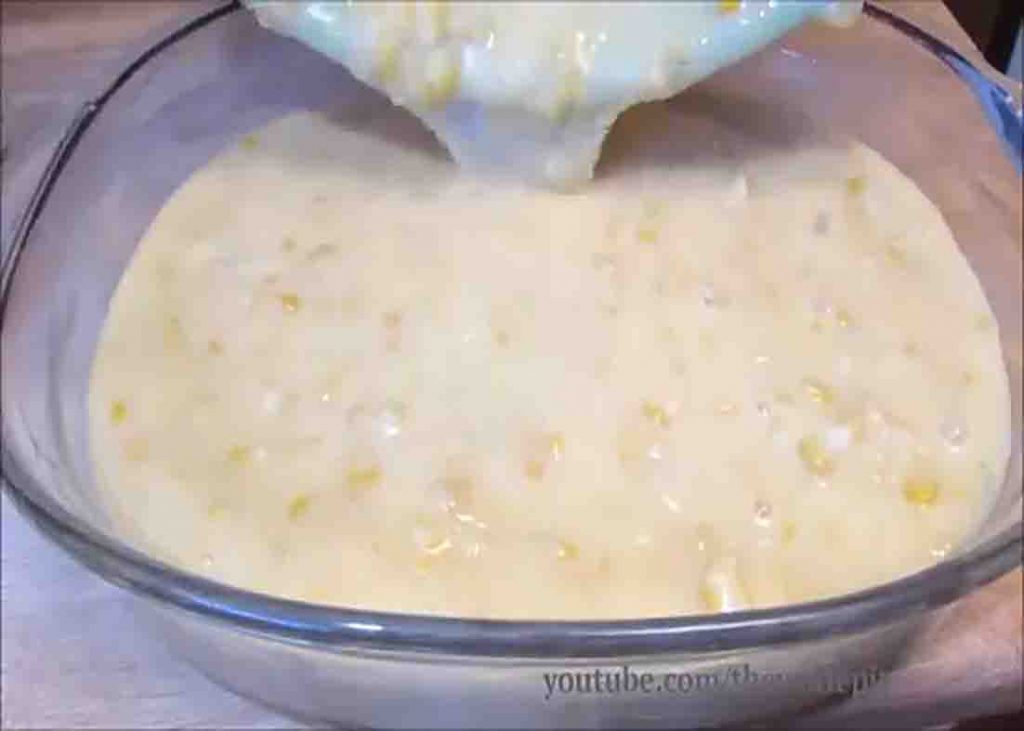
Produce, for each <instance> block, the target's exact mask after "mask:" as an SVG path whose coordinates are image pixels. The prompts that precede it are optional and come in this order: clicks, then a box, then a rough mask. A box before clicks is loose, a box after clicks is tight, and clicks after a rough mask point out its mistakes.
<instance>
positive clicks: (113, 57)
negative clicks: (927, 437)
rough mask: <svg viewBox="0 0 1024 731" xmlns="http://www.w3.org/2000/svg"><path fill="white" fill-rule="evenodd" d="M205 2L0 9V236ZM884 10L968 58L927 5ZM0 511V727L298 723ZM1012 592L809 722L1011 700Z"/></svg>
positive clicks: (954, 623)
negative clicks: (114, 89)
mask: <svg viewBox="0 0 1024 731" xmlns="http://www.w3.org/2000/svg"><path fill="white" fill-rule="evenodd" d="M212 4H213V3H209V2H202V1H195V0H179V1H168V2H153V1H147V2H131V1H128V0H117V1H113V2H67V3H59V2H52V1H51V0H28V1H27V2H10V1H7V0H5V2H3V3H2V6H0V7H2V13H3V18H2V20H3V22H2V33H3V39H2V40H3V53H2V67H0V71H2V74H3V76H2V79H3V148H4V153H3V164H2V174H3V184H4V189H3V204H4V207H3V211H4V216H3V226H2V228H3V236H4V239H3V240H4V242H7V241H8V239H9V235H10V232H11V230H12V228H13V222H14V219H15V218H16V216H15V215H13V214H14V213H15V212H16V211H18V210H20V208H21V206H22V205H23V204H24V200H25V196H26V195H27V191H28V190H29V189H30V188H31V182H32V181H33V180H34V179H35V178H36V177H37V175H38V172H39V170H40V169H41V167H42V165H43V164H45V160H46V158H47V156H48V154H49V151H50V150H51V149H52V146H53V144H54V142H55V141H56V137H57V135H58V134H59V132H60V131H61V129H63V127H64V126H65V125H66V124H67V122H68V121H69V120H70V118H71V116H72V114H73V112H74V110H75V109H76V108H77V105H78V104H80V103H81V101H82V100H83V99H85V98H87V97H88V96H91V95H92V94H93V93H94V92H95V91H96V90H97V89H99V88H100V87H101V86H102V85H103V83H104V82H105V81H107V80H109V79H110V78H111V77H112V75H113V73H114V72H115V71H116V70H117V69H119V68H120V66H121V65H123V63H124V60H125V59H126V57H127V56H126V54H128V53H130V52H131V50H132V49H136V48H141V47H144V45H145V44H146V43H148V42H150V41H151V40H152V39H153V38H154V37H156V36H158V35H160V34H162V33H163V32H164V31H166V29H168V28H169V27H173V26H175V25H177V24H178V23H180V21H181V19H182V18H183V17H191V16H194V15H197V14H199V13H200V12H202V10H203V8H204V6H205V5H212ZM888 5H889V6H890V7H892V8H893V9H895V10H896V11H897V12H899V13H901V14H903V15H905V16H907V17H909V18H910V19H912V20H913V21H914V22H916V23H918V24H919V25H921V26H922V27H924V28H926V29H927V30H929V31H930V32H932V33H934V34H935V35H937V36H939V37H942V38H944V39H946V40H947V41H949V42H951V43H952V44H953V45H954V46H957V47H958V48H960V49H961V50H963V51H964V52H965V53H966V54H967V55H968V56H969V57H970V58H971V59H972V60H974V61H976V62H979V63H983V61H981V56H980V54H979V53H978V52H977V50H976V49H974V48H973V47H972V46H971V45H970V43H969V41H968V40H967V37H966V35H965V34H964V33H963V32H962V31H961V30H960V29H959V27H958V26H956V24H955V22H954V21H953V20H952V17H951V16H950V15H949V13H948V11H947V10H946V9H945V8H944V7H943V6H942V5H941V3H939V2H937V1H936V2H911V1H907V0H904V1H899V0H896V1H894V2H890V3H888ZM993 73H994V72H993ZM1003 81H1004V83H1007V84H1008V85H1009V82H1006V81H1005V80H1003ZM1017 90H1018V93H1019V87H1017ZM1011 205H1018V206H1019V203H1011ZM0 513H2V516H0V517H2V599H3V600H2V604H0V619H2V636H0V640H2V644H0V647H2V683H0V691H2V695H0V707H2V726H3V728H86V727H92V728H171V727H174V728H211V727H216V728H297V727H298V726H297V724H295V723H293V722H291V721H289V720H287V719H284V718H281V717H280V716H277V715H275V714H273V713H271V712H269V711H266V710H264V709H262V708H260V707H258V706H255V705H253V704H252V703H250V702H248V701H244V700H241V699H239V698H237V697H235V696H233V695H231V694H230V693H228V692H227V691H224V690H221V689H220V688H218V687H216V686H214V685H213V684H211V683H210V682H208V681H207V680H205V679H204V678H203V677H202V676H200V675H199V674H198V673H196V672H195V671H194V670H192V669H190V668H188V667H187V666H185V665H184V664H183V663H181V662H179V661H178V660H176V659H175V658H174V657H173V655H172V654H171V653H170V652H169V650H168V648H166V647H164V646H163V645H162V644H161V643H160V642H159V641H158V640H156V639H154V638H152V637H151V636H149V635H148V634H146V633H144V632H143V631H142V630H141V627H140V626H139V625H138V624H136V621H135V618H134V616H133V614H132V609H131V606H132V605H131V600H130V599H129V598H128V597H127V596H126V595H125V594H124V593H123V592H122V591H120V590H118V589H115V588H113V587H111V586H108V585H107V584H105V583H103V582H101V581H100V580H99V579H97V578H96V577H95V576H94V575H92V574H91V573H88V572H86V571H85V570H84V569H82V568H80V567H79V566H77V565H76V564H74V563H73V562H72V561H71V560H70V559H69V558H67V557H66V556H65V555H63V554H62V553H61V552H59V551H58V550H57V549H56V548H54V547H52V546H51V545H49V544H48V543H47V542H46V541H44V540H43V539H42V538H41V537H40V536H39V535H38V534H37V533H36V532H35V531H34V529H32V528H31V527H30V526H29V525H28V524H27V523H26V522H25V521H24V520H23V519H22V518H21V516H19V515H18V514H17V513H16V512H15V511H14V510H13V508H12V506H11V504H10V502H9V501H8V499H7V498H6V496H5V497H4V499H3V503H2V506H0ZM1021 594H1022V578H1021V572H1020V570H1017V571H1015V572H1013V573H1011V574H1010V575H1008V576H1005V577H1003V579H1001V580H1000V581H998V582H996V583H994V584H992V585H990V586H988V587H986V588H984V589H983V590H981V591H978V592H975V593H974V594H973V595H971V596H970V597H968V598H966V599H964V600H962V601H960V602H958V603H957V604H955V605H954V606H952V607H949V608H948V609H947V610H945V611H943V612H941V613H940V615H939V616H938V617H937V618H936V620H935V621H934V622H933V623H932V624H931V626H930V627H929V629H928V630H927V631H926V632H925V633H924V635H923V636H922V637H921V638H920V639H919V641H918V643H917V646H916V649H915V651H914V652H913V653H912V654H911V655H910V659H909V661H908V662H907V664H906V666H905V667H903V668H901V669H900V670H899V671H897V672H896V673H894V674H893V675H891V676H890V677H889V678H887V680H886V681H885V682H883V683H881V684H880V685H878V686H876V687H874V688H872V689H871V691H869V692H867V693H865V694H863V695H861V696H858V697H857V698H856V699H855V700H854V701H851V702H849V703H848V704H847V706H846V707H844V708H839V709H836V710H834V711H833V712H832V716H830V717H826V718H824V719H819V720H820V721H823V722H824V721H826V720H828V719H829V718H831V719H832V720H833V721H839V720H842V719H846V720H847V723H849V722H850V721H849V719H857V718H862V719H867V718H869V717H870V716H871V714H874V713H885V714H891V713H893V712H895V711H898V712H900V714H901V717H903V718H905V719H917V720H918V721H920V722H922V723H923V722H929V723H935V722H941V721H949V720H952V719H954V718H957V717H965V716H970V715H982V714H992V713H1005V712H1008V711H1013V710H1017V709H1020V708H1021V707H1022V705H1024V701H1022V696H1021V693H1022V664H1021V644H1022V642H1021V637H1022V620H1021V615H1022V601H1021ZM889 717H891V716H889Z"/></svg>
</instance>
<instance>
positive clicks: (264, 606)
mask: <svg viewBox="0 0 1024 731" xmlns="http://www.w3.org/2000/svg"><path fill="white" fill-rule="evenodd" d="M241 7H242V6H241V3H240V2H239V0H230V1H229V2H227V3H225V4H223V5H220V6H219V7H217V8H215V9H214V10H211V11H208V12H206V13H204V14H202V15H200V16H198V17H196V18H194V19H192V20H190V21H189V22H187V23H185V24H184V25H182V26H181V27H180V28H178V29H177V30H175V31H173V32H172V33H170V34H169V35H167V36H165V37H163V38H162V39H161V40H159V41H158V42H156V43H155V44H154V45H152V46H151V47H149V48H148V49H146V50H145V51H143V52H142V53H141V55H139V56H138V57H137V58H136V59H135V60H134V61H133V62H132V63H130V64H129V65H128V66H127V67H126V68H125V69H124V71H122V72H121V73H120V74H119V75H118V76H117V77H115V79H114V81H113V82H112V83H111V84H110V86H108V87H107V88H106V90H105V91H104V92H103V93H102V94H100V95H99V96H98V97H97V98H95V99H94V100H91V101H88V102H86V103H85V104H83V106H82V107H81V109H80V110H79V112H78V114H77V116H76V117H75V118H74V120H73V121H72V123H71V124H70V126H69V127H68V129H67V130H66V131H65V133H64V135H63V138H62V139H61V141H60V142H59V144H58V145H57V148H56V150H55V152H54V153H53V156H52V158H51V159H50V161H49V164H48V165H47V166H46V168H45V170H44V172H43V174H42V176H41V178H40V180H39V182H38V184H37V185H36V187H35V189H34V193H33V195H32V197H31V199H30V200H29V203H28V205H27V206H26V209H25V211H24V213H23V215H22V217H21V219H20V220H19V223H18V226H17V228H16V229H15V233H14V235H13V238H12V244H11V246H10V247H8V248H7V250H6V252H5V254H4V258H3V261H2V264H0V331H2V329H3V323H4V322H5V320H6V318H5V316H6V312H7V304H8V299H9V294H10V289H11V285H12V283H13V281H14V278H15V274H16V272H17V265H18V261H19V259H20V255H21V253H22V251H23V250H24V249H25V247H26V246H27V244H28V239H29V237H30V235H31V232H32V229H33V227H34V225H35V223H36V221H37V220H38V218H39V217H40V215H41V214H42V212H43V210H44V208H45V205H46V201H47V199H48V197H49V195H50V192H51V191H52V189H53V186H54V184H55V182H56V181H57V179H58V178H59V176H60V173H61V171H62V170H63V168H64V166H65V165H66V164H67V162H68V160H69V159H70V158H71V156H72V154H73V153H74V150H75V148H76V147H77V145H78V143H79V142H80V141H81V139H82V137H83V136H84V135H85V133H86V132H87V130H88V128H89V126H90V125H91V123H92V122H93V121H94V119H95V118H96V116H97V115H98V114H99V113H100V112H102V110H103V108H104V106H105V105H106V103H107V102H108V101H109V100H110V98H111V97H113V96H114V95H115V94H116V93H117V91H118V90H119V89H120V88H121V87H122V86H123V85H124V84H125V83H127V82H128V80H129V79H130V78H131V77H132V76H133V75H134V74H135V73H136V72H137V71H138V70H139V69H140V68H142V67H143V66H144V65H145V64H146V63H147V62H149V61H150V60H152V59H153V58H154V57H155V56H157V55H159V54H160V52H161V51H163V50H164V49H166V48H168V47H169V46H172V45H174V44H175V43H177V42H178V41H179V40H181V39H183V38H185V37H186V36H189V35H191V34H193V33H195V32H197V31H199V30H201V29H202V28H205V27H206V26H208V25H210V24H211V23H214V22H216V21H217V20H219V19H221V18H223V17H225V16H228V15H230V14H232V13H234V12H236V11H238V10H239V9H240V8H241ZM865 14H866V16H867V17H868V18H869V19H870V20H871V21H873V22H880V23H883V24H885V25H888V26H890V27H891V28H893V29H895V30H896V31H898V32H900V33H902V34H903V35H904V36H906V37H907V38H908V39H909V40H911V41H912V42H914V43H917V44H919V45H920V46H922V47H924V48H925V49H926V50H927V51H929V52H930V53H931V54H932V55H934V56H936V57H937V58H938V59H939V60H940V61H942V62H943V63H944V64H946V65H947V66H948V67H949V68H951V69H952V70H953V71H954V72H955V73H956V74H957V75H958V76H960V78H961V79H962V80H963V81H964V82H965V83H966V84H968V85H969V86H970V88H971V91H972V93H974V94H975V96H976V97H977V98H978V100H979V102H980V103H981V104H982V106H983V107H984V108H985V112H986V114H987V116H988V118H989V121H990V122H991V123H992V125H993V128H994V130H995V131H996V132H997V134H999V135H1000V136H1001V137H1002V139H1003V140H1004V143H1005V144H1006V145H1007V149H1008V151H1009V153H1010V154H1011V155H1013V156H1014V161H1015V162H1016V163H1017V167H1018V170H1020V169H1021V151H1020V139H1021V134H1020V129H1021V115H1020V112H1018V111H1017V110H1016V109H1015V107H1014V103H1013V97H1012V96H1011V95H1010V94H1009V93H1008V92H1007V91H1005V90H1004V89H1002V88H1001V87H999V86H998V85H997V84H995V83H994V82H992V81H991V80H989V79H988V78H986V77H985V76H984V75H983V74H982V72H980V71H979V70H978V69H977V68H975V67H974V66H973V65H972V64H971V63H970V62H969V61H968V60H967V59H966V58H964V57H963V56H962V55H961V54H960V53H959V52H957V51H956V50H954V49H953V48H951V47H950V46H948V45H947V44H945V43H944V42H942V41H940V40H938V39H937V38H934V37H933V36H931V35H929V34H927V33H926V32H924V31H922V30H921V29H920V28H918V27H917V26H915V25H913V24H911V23H909V22H908V21H906V20H904V19H902V18H900V17H898V16H896V15H894V14H892V13H890V12H888V11H886V10H884V9H881V8H879V7H877V6H875V5H873V4H871V3H870V2H868V3H866V4H865ZM1007 479H1008V480H1009V479H1013V478H1012V476H1011V475H1010V474H1008V475H1007ZM0 484H2V485H3V489H4V492H5V493H7V494H8V495H9V496H10V497H11V499H12V502H13V503H14V505H15V506H16V507H17V508H18V510H19V511H20V512H21V513H22V514H23V515H24V516H26V517H27V518H28V519H29V521H30V522H32V523H34V524H35V525H36V527H37V528H38V529H40V531H41V532H42V533H43V534H44V535H46V536H47V537H48V538H49V539H50V540H52V541H53V542H54V543H56V544H58V545H59V546H60V547H61V548H62V549H64V550H65V551H67V552H68V553H69V554H70V555H71V556H72V557H74V558H75V559H76V560H78V561H79V562H80V563H82V564H84V565H85V566H87V567H88V568H89V569H91V570H93V571H95V572H96V573H97V574H98V575H99V576H100V577H102V578H104V579H105V580H107V581H109V582H111V583H114V584H116V585H118V586H121V587H122V588H125V589H127V590H129V591H131V592H133V593H135V594H137V595H141V596H143V597H147V598H149V599H151V600H155V602H156V603H157V604H159V605H167V606H169V607H173V608H177V609H179V610H184V611H185V612H187V613H189V614H192V615H199V616H201V617H205V618H207V619H210V620H214V621H218V622H221V623H226V624H227V625H230V626H232V627H234V628H236V629H239V630H242V631H247V632H253V633H256V634H259V635H264V636H267V637H269V638H273V639H277V640H282V641H293V642H301V643H304V644H309V645H314V646H321V647H330V648H338V649H346V650H353V651H354V650H365V651H390V652H419V653H431V654H440V655H456V656H481V657H508V658H538V659H543V658H598V657H605V658H607V657H624V656H627V657H628V656H650V655H663V654H669V653H680V652H708V651H721V650H736V649H742V648H749V647H763V646H771V645H778V644H784V643H792V642H803V641H813V640H817V639H822V638H825V637H829V636H834V635H837V634H839V635H843V634H852V633H856V632H860V631H865V630H868V629H870V628H873V627H876V626H881V625H887V624H892V623H896V622H900V621H902V620H905V619H908V618H910V617H913V616H915V615H918V614H920V613H922V612H924V611H925V610H927V609H930V608H934V607H938V606H941V605H944V604H947V603H949V602H951V601H953V600H954V599H956V598H958V597H960V596H962V595H964V594H966V593H967V592H969V591H970V590H972V589H974V588H975V587H978V586H980V585H982V584H985V583H988V582H990V581H992V580H994V579H996V578H998V577H999V576H1001V575H1003V574H1004V573H1007V572H1009V571H1010V570H1012V569H1014V568H1015V567H1017V566H1019V565H1020V564H1021V562H1022V555H1021V551H1022V524H1021V521H1019V520H1018V521H1017V522H1016V523H1014V524H1013V525H1011V526H1009V527H1008V528H1006V529H1004V530H1003V531H1001V532H1000V533H998V534H997V535H995V536H993V537H990V538H989V539H988V540H986V541H984V542H983V543H981V544H980V545H978V546H976V547H975V548H973V549H972V550H970V551H968V552H966V553H964V554H962V555H958V556H955V557H953V558H951V559H949V560H947V561H943V562H942V563H939V564H936V565H934V566H931V567H929V568H926V569H923V570H921V571H919V572H917V573H915V574H912V575H910V576H906V577H903V578H900V579H897V580H896V581H892V582H888V583H885V584H880V585H878V586H874V587H871V588H868V589H865V590H862V591H858V592H855V593H851V594H845V595H842V596H839V597H834V598H828V599H823V600H818V601H814V602H807V603H801V604H788V605H783V606H780V607H773V608H767V609H755V610H747V611H741V612H734V613H728V614H714V615H687V616H678V617H665V618H655V619H641V620H609V621H519V620H491V619H487V620H477V619H463V618H457V617H450V616H441V615H437V616H433V615H417V614H403V613H394V612H378V611H367V610H360V609H349V608H342V607H335V606H326V605H317V604H310V603H306V602H301V601H296V600H290V599H284V598H280V597H275V596H270V595H266V594H261V593H258V592H253V591H248V590H245V589H240V588H236V587H232V586H228V585H226V584H221V583H219V582H216V581H213V580H210V579H206V578H203V577H201V576H198V575H196V574H192V573H189V572H187V571H184V570H182V569H179V568H176V567H174V566H171V565H169V564H167V563H164V562H162V561H160V560H157V559H154V558H152V557H149V556H147V555H145V554H143V553H141V552H139V551H137V550H136V549H134V548H132V547H130V546H129V545H127V544H126V543H123V542H121V541H119V540H117V539H115V538H112V537H110V536H108V535H105V534H104V533H102V532H100V531H98V530H97V529H95V528H93V527H92V526H90V525H88V524H87V523H86V522H85V521H83V520H82V519H81V518H79V517H77V516H75V515H73V514H71V513H70V512H69V511H67V510H66V509H65V508H64V507H63V506H61V505H60V504H59V503H58V502H57V501H56V500H55V499H53V498H52V497H50V496H49V495H48V494H47V493H46V491H45V490H42V489H39V487H38V486H37V484H36V482H35V480H34V478H32V477H31V476H30V474H29V473H28V471H27V470H25V469H23V468H22V467H21V465H20V464H19V461H18V459H17V457H16V455H14V454H13V452H12V451H11V450H9V448H8V443H7V441H6V439H4V440H2V441H0Z"/></svg>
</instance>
